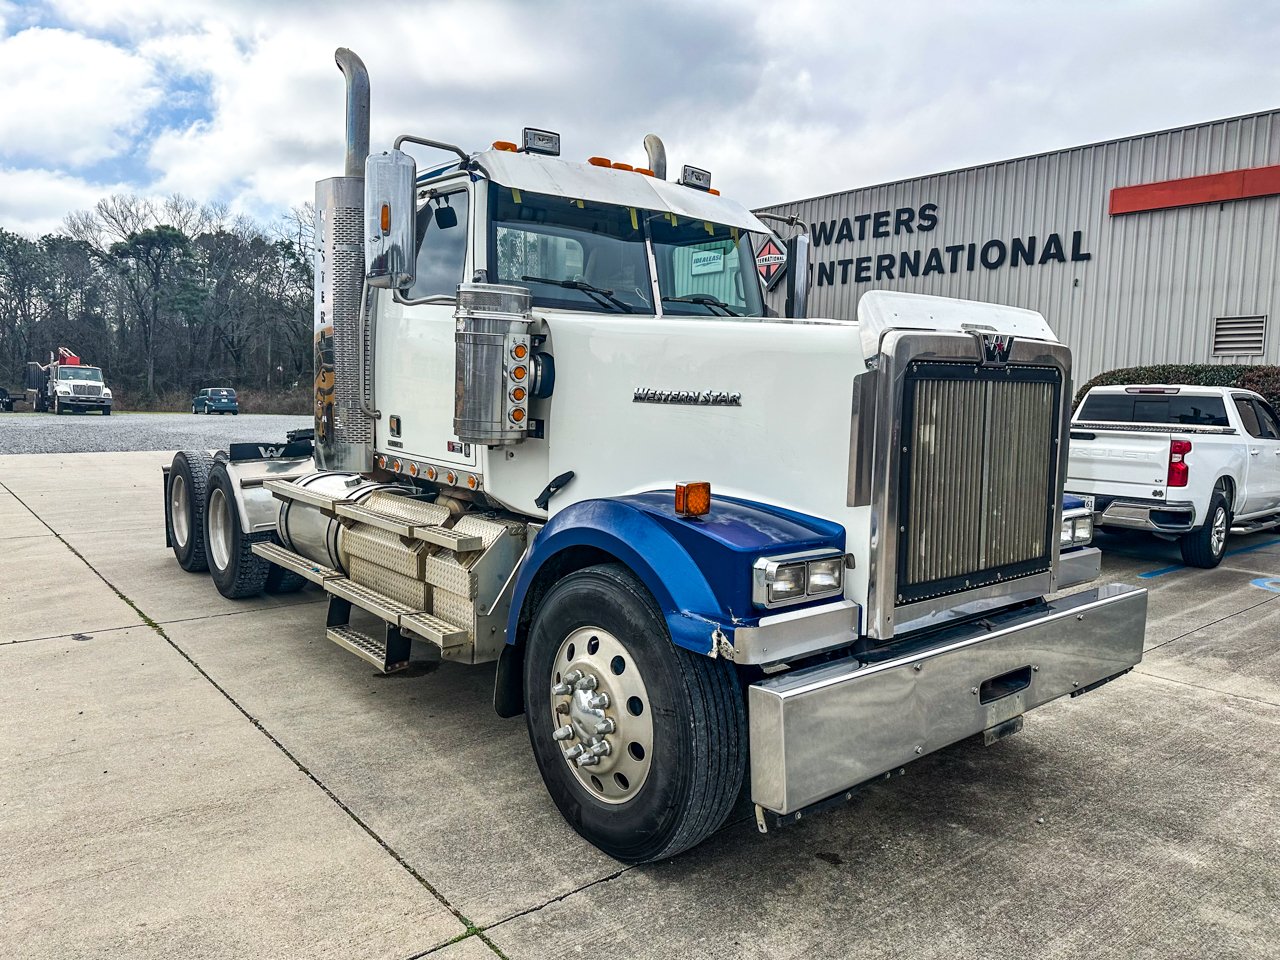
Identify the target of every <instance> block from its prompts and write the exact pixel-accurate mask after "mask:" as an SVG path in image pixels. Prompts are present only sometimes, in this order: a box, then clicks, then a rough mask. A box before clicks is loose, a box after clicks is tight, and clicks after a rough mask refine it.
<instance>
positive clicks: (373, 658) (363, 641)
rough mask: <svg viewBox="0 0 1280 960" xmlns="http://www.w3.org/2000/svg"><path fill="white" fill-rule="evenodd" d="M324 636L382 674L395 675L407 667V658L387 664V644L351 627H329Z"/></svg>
mask: <svg viewBox="0 0 1280 960" xmlns="http://www.w3.org/2000/svg"><path fill="white" fill-rule="evenodd" d="M324 635H325V636H326V637H328V638H329V639H330V640H332V641H333V642H334V643H336V644H337V645H338V646H340V647H342V648H343V649H344V650H347V651H349V652H350V653H354V654H355V655H356V656H357V657H359V658H360V659H362V660H367V661H368V662H369V663H371V664H373V665H374V666H375V667H377V668H378V669H379V670H381V671H382V672H383V673H395V672H396V671H397V670H403V669H404V668H405V667H407V666H408V665H409V660H408V658H407V657H406V658H405V659H404V660H397V661H396V662H394V663H388V662H387V642H386V641H385V640H379V639H377V638H376V637H371V636H369V635H368V634H367V633H361V632H360V631H359V630H356V629H354V628H352V627H347V626H342V627H329V628H328V629H327V630H325V632H324Z"/></svg>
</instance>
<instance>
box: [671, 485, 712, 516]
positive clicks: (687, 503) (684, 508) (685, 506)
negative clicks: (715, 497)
mask: <svg viewBox="0 0 1280 960" xmlns="http://www.w3.org/2000/svg"><path fill="white" fill-rule="evenodd" d="M710 512H711V484H710V483H707V482H706V481H705V480H700V481H698V482H697V483H677V484H676V513H678V514H680V516H682V517H702V516H705V515H706V514H708V513H710Z"/></svg>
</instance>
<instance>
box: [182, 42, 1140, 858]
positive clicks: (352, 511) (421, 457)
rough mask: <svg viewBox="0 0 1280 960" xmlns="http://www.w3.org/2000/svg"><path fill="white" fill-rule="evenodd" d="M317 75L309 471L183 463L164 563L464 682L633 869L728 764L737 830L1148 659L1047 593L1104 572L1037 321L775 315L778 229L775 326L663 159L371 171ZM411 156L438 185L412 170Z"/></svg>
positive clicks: (1105, 597)
mask: <svg viewBox="0 0 1280 960" xmlns="http://www.w3.org/2000/svg"><path fill="white" fill-rule="evenodd" d="M337 61H338V64H339V66H340V68H341V69H342V70H343V72H344V73H345V74H346V77H347V94H348V99H347V162H346V175H345V176H342V177H335V178H332V179H328V180H323V181H321V182H319V183H318V184H317V185H316V234H315V236H316V246H317V249H316V269H315V277H316V298H315V358H316V373H315V395H316V408H315V429H314V454H313V451H312V449H311V447H312V444H311V442H310V439H309V438H307V437H302V436H295V437H294V438H291V441H290V443H289V444H286V445H282V446H280V447H264V446H259V445H253V444H232V445H231V446H230V447H229V449H228V450H227V451H225V452H219V453H217V454H214V455H210V454H207V453H205V452H201V451H193V452H181V453H178V454H177V455H176V456H175V457H174V459H173V462H172V465H171V466H170V467H169V468H166V476H165V506H166V516H167V534H168V540H169V542H170V544H171V545H172V547H173V550H174V553H175V554H176V556H177V558H178V560H179V562H180V563H181V565H182V566H183V567H185V568H186V569H188V570H199V569H204V568H206V567H207V568H208V569H209V570H210V572H211V573H212V575H213V579H214V581H215V582H216V583H217V585H218V588H219V589H220V590H221V591H222V592H223V594H224V595H226V596H228V597H238V596H245V595H248V594H253V593H257V592H259V591H261V590H263V589H274V590H289V589H296V588H297V587H299V586H300V585H301V584H302V583H303V582H304V581H306V580H309V581H312V582H314V583H315V584H318V585H319V587H320V588H321V589H323V590H324V591H325V592H326V593H327V594H328V595H329V607H328V616H327V621H326V627H325V629H326V632H327V636H328V638H329V639H330V640H332V641H334V642H335V643H336V644H338V645H339V646H341V647H342V648H344V649H346V650H348V651H350V652H351V653H353V654H356V655H358V656H360V657H363V658H364V659H366V660H368V661H369V662H371V663H372V664H374V665H375V666H376V667H377V668H378V669H379V670H385V671H392V670H397V669H400V668H403V667H404V666H405V665H406V664H407V663H408V662H409V660H410V657H411V655H413V656H419V657H435V658H443V659H445V660H452V661H458V662H461V663H471V664H486V663H488V664H492V663H495V662H496V664H497V666H496V671H495V690H494V704H495V707H496V708H497V711H498V712H499V713H500V714H501V715H502V716H505V717H513V716H516V715H519V714H521V713H523V714H524V715H525V717H526V722H527V725H528V732H529V738H530V742H531V744H532V747H533V752H534V755H535V757H536V759H537V763H538V766H539V768H540V770H541V773H542V776H543V779H544V781H545V783H546V787H547V790H548V792H549V793H550V795H551V797H552V799H553V800H554V802H555V803H556V805H557V806H558V807H559V809H560V811H561V812H562V813H563V815H564V816H565V818H566V819H567V820H568V821H569V822H570V823H571V824H572V825H573V827H574V828H575V829H576V830H577V831H578V832H579V833H581V834H582V835H583V836H584V837H586V838H587V839H589V840H590V841H591V842H593V843H595V844H596V845H597V846H599V847H600V848H601V849H603V850H605V851H607V852H608V853H609V854H611V855H613V856H614V857H617V858H618V859H620V860H624V861H630V862H639V861H648V860H654V859H659V858H662V857H667V856H671V855H673V854H676V853H678V852H680V851H681V850H684V849H686V848H688V847H690V846H692V845H694V844H696V843H698V842H699V841H700V840H702V839H703V838H705V837H706V836H707V835H708V834H710V833H711V832H712V831H713V830H715V829H716V828H717V827H718V826H719V825H720V824H721V823H722V822H723V821H724V819H725V817H726V816H727V815H728V813H729V811H730V809H731V807H732V806H733V804H734V802H735V800H736V798H737V797H738V796H739V793H740V791H741V789H742V785H743V782H744V778H745V777H747V771H748V766H749V769H750V787H749V789H750V795H751V799H752V800H753V801H754V804H755V809H756V816H757V823H758V825H759V826H760V828H761V829H762V830H765V829H768V828H769V827H771V826H774V825H779V824H783V823H787V822H790V821H793V820H798V819H800V818H801V817H802V816H805V815H808V814H809V813H811V812H814V811H815V810H818V809H820V808H822V807H824V806H826V805H829V804H833V803H841V802H845V801H847V800H848V799H850V798H851V797H852V796H853V792H854V791H855V789H856V788H858V787H859V786H861V785H864V784H867V783H869V782H872V781H875V780H878V779H883V778H885V777H888V776H891V775H892V774H895V773H899V772H902V771H903V769H904V768H905V765H906V764H907V763H908V762H910V761H911V760H914V759H916V758H918V757H920V756H923V755H926V754H928V753H931V752H933V751H935V750H938V749H940V748H942V747H945V746H946V745H948V744H951V743H954V742H956V741H957V740H960V739H962V738H965V737H969V736H972V735H977V734H981V735H984V736H985V737H986V739H987V741H988V742H994V741H995V740H997V739H999V738H1001V737H1003V736H1005V735H1008V734H1010V733H1014V732H1016V731H1017V730H1019V729H1021V726H1022V716H1023V714H1024V713H1026V712H1027V711H1028V710H1030V709H1032V708H1034V707H1037V706H1040V705H1041V704H1044V703H1046V702H1048V701H1050V700H1054V699H1057V698H1058V697H1061V696H1064V695H1067V694H1070V695H1072V696H1075V695H1078V694H1082V693H1084V692H1086V691H1088V690H1091V689H1093V688H1094V687H1097V686H1099V685H1100V684H1103V683H1105V682H1107V681H1108V680H1111V679H1114V678H1115V677H1118V676H1120V675H1121V674H1123V673H1125V672H1127V671H1128V670H1129V669H1130V668H1131V667H1133V665H1134V664H1135V663H1137V662H1138V661H1139V660H1140V659H1141V656H1142V639H1143V630H1144V624H1145V618H1146V594H1145V592H1144V591H1142V590H1140V589H1134V588H1131V587H1126V586H1119V585H1111V586H1098V587H1093V588H1091V589H1085V590H1083V591H1082V592H1078V593H1075V594H1073V595H1071V596H1068V597H1066V598H1064V599H1054V600H1046V599H1045V598H1046V597H1047V596H1048V595H1049V594H1051V593H1053V592H1054V591H1055V590H1057V589H1060V588H1061V587H1063V586H1065V585H1067V584H1068V583H1069V582H1071V581H1072V580H1073V579H1080V578H1081V575H1082V574H1083V576H1084V577H1086V578H1087V577H1089V576H1092V575H1093V574H1094V573H1095V572H1096V570H1097V565H1096V551H1092V550H1091V549H1090V548H1087V547H1084V548H1080V549H1077V550H1076V551H1074V552H1073V554H1072V557H1073V559H1071V560H1070V561H1069V562H1064V561H1063V560H1061V559H1060V557H1059V549H1060V546H1059V545H1060V543H1061V542H1065V541H1068V540H1069V541H1070V542H1071V543H1081V542H1083V541H1081V540H1080V539H1079V538H1078V536H1077V534H1078V533H1080V527H1078V526H1075V525H1073V526H1072V527H1071V530H1070V532H1069V534H1060V528H1061V523H1062V515H1061V511H1062V508H1061V498H1060V492H1061V490H1062V479H1063V475H1064V470H1065V466H1066V462H1065V439H1066V430H1067V422H1068V405H1067V398H1068V397H1070V394H1071V391H1070V382H1071V373H1070V354H1069V351H1068V350H1067V348H1066V347H1065V346H1063V345H1062V344H1061V343H1059V342H1058V341H1057V339H1056V338H1055V337H1054V335H1053V333H1052V331H1051V330H1050V329H1049V327H1048V325H1047V324H1046V323H1045V321H1044V319H1043V318H1042V317H1041V316H1040V315H1039V314H1036V313H1034V312H1031V311H1027V310H1018V309H1012V308H1009V307H1002V306H992V305H986V304H978V303H969V302H963V301H953V300H940V299H934V298H927V297H918V296H905V295H895V294H891V293H869V294H867V295H865V296H864V297H863V299H862V302H861V305H860V306H859V309H858V318H857V320H856V321H855V320H850V319H845V320H823V319H811V318H806V317H805V308H804V294H805V291H806V289H807V278H808V261H807V256H806V249H807V237H805V236H803V235H799V236H796V237H793V238H792V239H791V240H789V241H787V242H786V246H787V247H788V249H789V254H790V265H789V267H788V269H789V271H790V281H789V283H790V287H789V292H790V296H789V297H788V309H787V314H788V315H787V316H786V317H776V316H771V315H769V313H768V311H766V309H765V305H764V302H763V298H762V290H761V286H762V284H761V281H760V279H759V274H758V271H757V268H756V261H755V251H757V250H759V249H761V248H762V246H763V245H764V242H765V241H766V240H767V239H769V240H773V241H774V242H777V240H779V239H780V238H774V237H773V235H772V234H771V232H770V230H769V228H768V227H766V225H765V224H764V223H763V222H761V220H760V219H759V218H758V217H757V216H755V215H753V214H752V213H751V212H749V211H748V210H746V209H744V208H743V207H742V206H740V205H739V204H737V203H734V202H732V201H730V200H728V199H725V198H723V197H721V196H719V194H718V192H717V191H715V190H714V189H712V188H711V185H710V175H709V174H708V173H706V172H705V171H703V170H699V169H696V168H692V167H685V168H684V169H683V172H682V173H681V175H680V176H679V177H678V178H677V179H676V180H674V181H668V180H667V179H666V174H665V167H666V160H665V151H664V149H663V147H662V144H661V142H660V141H658V140H657V138H656V137H649V138H647V139H646V161H645V166H644V167H635V166H630V165H627V164H625V163H621V162H611V161H609V160H607V159H605V158H602V157H593V158H591V159H590V160H589V161H588V162H587V163H575V162H572V161H568V160H565V159H562V158H561V157H560V156H559V153H560V138H559V136H558V135H556V134H554V133H551V132H549V131H544V130H536V129H526V130H525V131H524V133H523V136H522V138H521V141H520V142H519V143H504V142H499V143H495V144H494V147H493V149H490V150H484V151H480V152H476V153H472V152H469V151H467V150H464V149H462V148H461V147H458V146H454V145H451V144H448V143H443V142H440V141H434V140H430V139H427V138H422V137H416V136H402V137H400V138H399V139H398V140H397V141H396V142H395V145H394V147H393V149H390V150H387V151H385V152H378V153H374V154H370V153H369V147H368V97H369V90H368V78H367V75H366V73H365V70H364V67H363V64H361V62H360V60H359V58H357V57H356V56H355V55H354V54H352V53H351V52H350V51H348V50H339V51H338V53H337ZM407 143H412V144H415V145H417V146H419V147H426V148H434V149H438V150H441V151H443V152H445V153H446V154H449V155H451V159H449V160H448V161H447V162H444V163H437V164H436V165H434V166H432V167H431V168H430V169H428V170H426V171H425V172H421V173H420V172H419V171H418V169H417V166H416V162H415V160H414V159H413V158H412V157H411V156H409V155H408V154H407V153H405V152H403V151H402V150H401V147H402V146H404V145H405V144H407ZM313 457H314V459H313ZM1069 522H1070V523H1073V524H1076V523H1078V521H1073V520H1069ZM1090 557H1092V561H1093V562H1092V563H1090ZM353 607H354V608H360V609H362V610H363V611H365V614H364V615H363V616H364V620H365V624H367V623H369V622H372V623H376V624H377V625H378V626H377V628H376V630H370V629H369V627H368V626H367V625H364V626H362V625H361V624H359V623H357V622H356V621H355V620H353V618H352V609H353ZM369 614H372V618H370V617H369V616H368V615H369ZM748 760H749V761H750V763H749V765H748Z"/></svg>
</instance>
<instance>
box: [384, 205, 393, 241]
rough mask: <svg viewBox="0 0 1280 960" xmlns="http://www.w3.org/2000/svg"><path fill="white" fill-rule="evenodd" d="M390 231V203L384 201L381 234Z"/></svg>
mask: <svg viewBox="0 0 1280 960" xmlns="http://www.w3.org/2000/svg"><path fill="white" fill-rule="evenodd" d="M390 232H391V204H389V203H384V204H383V205H382V235H383V236H384V237H385V236H386V235H387V234H388V233H390Z"/></svg>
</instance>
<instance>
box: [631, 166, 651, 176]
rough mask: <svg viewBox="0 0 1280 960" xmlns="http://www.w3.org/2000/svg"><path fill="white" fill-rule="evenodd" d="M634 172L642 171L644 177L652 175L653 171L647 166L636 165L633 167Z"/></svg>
mask: <svg viewBox="0 0 1280 960" xmlns="http://www.w3.org/2000/svg"><path fill="white" fill-rule="evenodd" d="M635 172H636V173H643V174H644V175H645V176H646V177H652V176H653V171H652V170H650V169H649V168H648V167H636V168H635Z"/></svg>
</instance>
